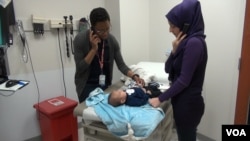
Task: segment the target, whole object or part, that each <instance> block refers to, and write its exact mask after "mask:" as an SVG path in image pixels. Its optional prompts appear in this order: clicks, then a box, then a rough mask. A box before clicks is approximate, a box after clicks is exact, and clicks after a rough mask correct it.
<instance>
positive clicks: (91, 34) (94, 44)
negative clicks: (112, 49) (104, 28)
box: [89, 30, 101, 51]
mask: <svg viewBox="0 0 250 141" xmlns="http://www.w3.org/2000/svg"><path fill="white" fill-rule="evenodd" d="M89 40H90V43H91V47H92V49H93V50H95V51H97V50H98V43H99V42H101V39H100V38H99V37H98V35H97V34H94V32H93V30H90V32H89Z"/></svg>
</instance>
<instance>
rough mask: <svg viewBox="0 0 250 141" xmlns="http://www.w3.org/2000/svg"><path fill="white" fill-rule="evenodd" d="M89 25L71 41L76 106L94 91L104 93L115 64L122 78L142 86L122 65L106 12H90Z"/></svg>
mask: <svg viewBox="0 0 250 141" xmlns="http://www.w3.org/2000/svg"><path fill="white" fill-rule="evenodd" d="M90 23H91V29H90V30H87V31H82V32H80V33H78V35H77V36H76V37H75V39H74V50H75V54H74V59H75V64H76V72H75V85H76V91H77V95H78V99H79V102H80V103H81V102H83V101H85V99H86V98H87V97H88V96H89V93H90V92H91V91H92V90H94V89H95V88H97V87H100V88H102V89H103V90H105V89H106V88H108V86H110V85H111V83H112V75H113V66H114V61H115V62H116V65H117V67H118V69H119V70H120V71H121V72H122V73H123V74H124V75H127V76H128V77H131V78H132V79H133V80H135V81H136V82H137V83H139V84H141V85H144V80H143V79H141V78H140V76H139V75H138V74H134V73H133V72H132V71H131V69H130V68H129V67H128V66H127V65H126V64H125V62H124V60H123V57H122V55H121V51H120V46H119V44H118V42H117V40H116V38H115V37H114V36H113V35H112V34H110V33H109V31H110V26H111V24H110V17H109V14H108V12H107V11H106V9H104V8H102V7H98V8H95V9H93V10H92V11H91V12H90Z"/></svg>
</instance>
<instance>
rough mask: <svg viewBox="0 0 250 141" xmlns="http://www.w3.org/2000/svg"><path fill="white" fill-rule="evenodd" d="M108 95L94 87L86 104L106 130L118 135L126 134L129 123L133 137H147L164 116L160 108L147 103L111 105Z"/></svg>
mask: <svg viewBox="0 0 250 141" xmlns="http://www.w3.org/2000/svg"><path fill="white" fill-rule="evenodd" d="M108 95H109V94H107V93H105V92H103V90H102V89H100V88H96V89H95V90H93V91H92V92H91V93H90V96H89V97H88V98H87V99H86V105H87V106H92V107H93V108H94V110H95V112H96V114H97V115H98V116H99V117H100V119H101V120H102V122H103V123H104V124H105V125H106V126H107V128H108V130H109V131H110V132H111V133H113V134H114V135H116V136H118V137H122V136H125V135H127V134H128V124H130V126H131V128H132V129H133V132H134V136H135V137H140V138H147V137H148V136H149V135H150V134H151V133H152V132H153V131H154V129H155V128H156V127H157V125H158V123H159V122H160V121H161V120H162V119H163V118H164V117H165V114H164V112H163V110H162V109H161V108H153V107H152V106H151V105H149V104H146V105H143V106H140V107H131V106H127V105H121V106H118V107H113V106H112V105H110V104H108Z"/></svg>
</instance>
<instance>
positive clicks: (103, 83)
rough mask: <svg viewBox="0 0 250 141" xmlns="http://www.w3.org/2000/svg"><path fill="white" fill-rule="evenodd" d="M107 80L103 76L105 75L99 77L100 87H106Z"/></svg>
mask: <svg viewBox="0 0 250 141" xmlns="http://www.w3.org/2000/svg"><path fill="white" fill-rule="evenodd" d="M105 79H106V76H105V75H103V74H101V75H99V85H101V86H104V85H105Z"/></svg>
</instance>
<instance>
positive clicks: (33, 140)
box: [24, 122, 82, 141]
mask: <svg viewBox="0 0 250 141" xmlns="http://www.w3.org/2000/svg"><path fill="white" fill-rule="evenodd" d="M77 126H78V129H80V128H82V122H79V123H78V124H77ZM24 141H42V136H41V135H39V136H36V137H33V138H29V139H27V140H24Z"/></svg>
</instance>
